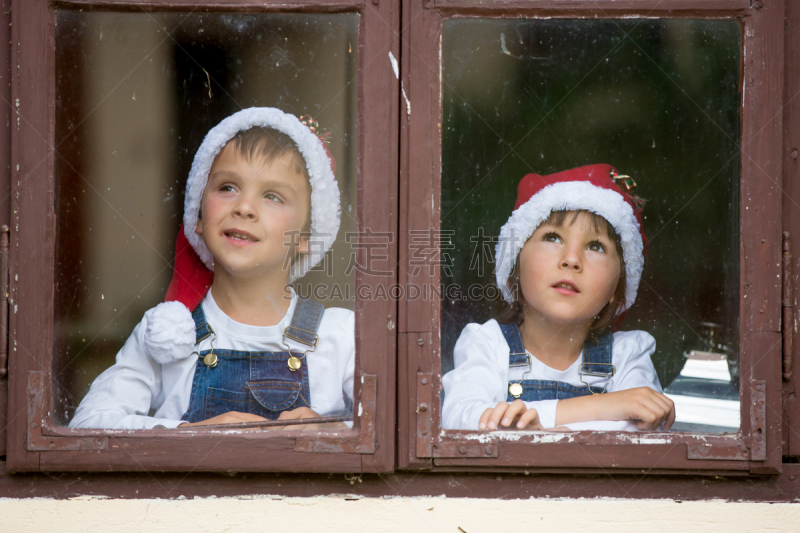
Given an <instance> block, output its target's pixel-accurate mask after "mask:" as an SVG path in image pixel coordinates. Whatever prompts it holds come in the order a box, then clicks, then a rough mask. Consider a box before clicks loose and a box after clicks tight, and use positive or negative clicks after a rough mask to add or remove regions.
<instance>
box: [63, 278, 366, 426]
mask: <svg viewBox="0 0 800 533" xmlns="http://www.w3.org/2000/svg"><path fill="white" fill-rule="evenodd" d="M296 304H297V295H296V294H294V292H292V302H291V304H290V305H289V310H288V311H287V313H286V316H284V317H283V319H281V321H280V322H279V323H278V324H277V325H275V326H267V327H260V326H249V325H246V324H242V323H239V322H236V321H234V320H232V319H231V318H230V317H228V316H227V315H226V314H225V313H223V312H222V310H221V309H220V308H219V306H217V304H216V302H215V301H214V298H213V297H212V296H211V291H209V292H208V294H206V297H205V298H204V299H203V302H202V305H203V311H204V312H205V315H206V321H207V322H208V323H209V325H210V326H211V327H212V329H213V330H214V333H215V334H216V340H215V341H214V347H215V348H217V349H230V350H242V351H259V352H262V351H271V352H283V351H286V347H285V346H284V345H283V344H282V337H283V331H284V329H285V328H286V327H287V326H288V325H289V323H290V322H291V319H292V314H293V313H294V308H295V306H296ZM146 330H147V315H145V317H144V318H143V319H142V321H141V322H140V323H139V324H138V325H137V326H136V327H135V328H134V330H133V333H132V334H131V336H130V337H128V340H127V341H126V342H125V345H124V346H123V347H122V349H121V350H120V351H119V353H118V354H117V358H116V364H114V365H113V366H112V367H110V368H108V369H107V370H106V371H104V372H103V373H102V374H100V375H99V376H98V377H97V379H95V380H94V382H93V383H92V386H91V387H90V388H89V392H88V393H87V394H86V397H85V398H84V399H83V400H82V401H81V404H80V405H79V406H78V409H77V410H76V411H75V416H74V417H73V418H72V420H71V421H70V423H69V426H70V427H82V428H107V429H151V428H153V427H155V426H164V427H167V428H174V427H177V426H178V425H179V424H181V417H182V416H183V414H184V413H185V412H186V411H187V410H188V409H189V401H190V395H191V392H192V382H193V380H194V375H195V369H196V367H197V360H198V356H197V355H196V354H192V355H190V356H189V357H186V358H185V359H180V360H177V361H173V362H170V363H167V364H164V365H161V364H159V363H157V362H155V361H154V360H153V359H152V358H151V357H149V356H148V355H147V354H146V353H145V350H144V333H145V331H146ZM354 332H355V315H354V314H353V312H352V311H350V310H347V309H341V308H331V309H326V310H325V313H324V314H323V315H322V321H321V323H320V326H319V330H318V332H317V334H318V335H319V342H318V344H317V348H316V350H314V351H313V352H310V353H308V355H307V356H306V358H305V359H304V364H308V384H309V391H310V395H311V408H312V409H313V410H314V411H316V412H317V413H319V414H320V415H326V414H328V413H334V412H338V411H342V410H344V409H345V404H344V397H343V393H344V394H346V395H347V396H348V397H349V398H352V397H353V370H354V365H355V335H354ZM212 338H213V336H212V337H209V338H207V339H204V340H203V341H201V342H200V344H199V345H198V346H196V347H195V351H197V352H200V351H203V350H209V349H210V348H211V340H212ZM151 409H155V413H154V415H153V416H148V413H149V412H150V410H151Z"/></svg>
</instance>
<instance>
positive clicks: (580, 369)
mask: <svg viewBox="0 0 800 533" xmlns="http://www.w3.org/2000/svg"><path fill="white" fill-rule="evenodd" d="M586 365H606V366H610V367H611V374H607V373H605V372H603V373H600V372H584V371H583V370H584V367H585V366H586ZM616 372H617V369H616V367H615V366H614V365H612V364H610V363H581V364H580V365H579V366H578V377H579V378H580V380H581V383H583V384H584V385H586V388H587V389H589V392H591V393H592V394H603V393H604V392H606V386H607V385H608V384H607V383H606V384H605V385H603V392H595V391H593V390H592V387H593V386H596V385H589V384H588V383H587V382H586V381H584V379H583V376H591V377H593V378H606V379H611V378H613V377H614V374H616Z"/></svg>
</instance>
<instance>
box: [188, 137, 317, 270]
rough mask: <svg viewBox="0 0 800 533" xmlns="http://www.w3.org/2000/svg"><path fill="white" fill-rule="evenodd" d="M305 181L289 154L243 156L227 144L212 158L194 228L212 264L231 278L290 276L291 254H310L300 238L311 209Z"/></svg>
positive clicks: (306, 242) (304, 242)
mask: <svg viewBox="0 0 800 533" xmlns="http://www.w3.org/2000/svg"><path fill="white" fill-rule="evenodd" d="M310 198H311V189H310V186H309V183H308V180H307V179H306V178H305V176H303V175H302V174H301V173H299V172H297V169H296V167H295V164H294V161H293V159H292V158H291V156H286V157H280V158H276V159H273V160H271V161H264V160H262V159H254V160H253V161H249V160H247V159H246V158H244V157H243V156H242V155H241V154H240V153H239V152H238V151H237V150H235V149H234V148H233V146H232V145H231V143H229V144H228V145H226V146H225V148H223V149H222V151H221V152H220V154H219V155H218V156H217V158H216V159H215V160H214V164H213V165H212V167H211V172H210V174H209V177H208V183H207V184H206V188H205V191H204V192H203V200H202V203H201V209H200V220H198V222H197V228H196V230H195V231H196V232H197V233H198V234H200V235H201V236H202V237H203V241H204V242H205V244H206V246H207V247H208V249H209V251H210V252H211V255H213V256H214V267H215V270H216V271H218V269H219V268H222V269H224V270H225V272H226V273H228V274H229V275H231V276H232V277H238V278H252V277H257V276H268V277H272V276H280V277H288V274H289V270H288V266H289V265H290V264H291V261H286V258H287V256H288V257H289V258H290V259H291V258H292V257H293V256H294V254H295V253H308V238H298V234H299V232H300V231H301V230H303V227H304V225H305V223H306V220H307V218H308V215H309V210H310Z"/></svg>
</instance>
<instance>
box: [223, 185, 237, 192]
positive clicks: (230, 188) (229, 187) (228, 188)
mask: <svg viewBox="0 0 800 533" xmlns="http://www.w3.org/2000/svg"><path fill="white" fill-rule="evenodd" d="M219 190H220V191H221V192H235V191H236V189H234V188H233V185H223V186H221V187H220V188H219Z"/></svg>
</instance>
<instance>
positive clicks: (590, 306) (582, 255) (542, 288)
mask: <svg viewBox="0 0 800 533" xmlns="http://www.w3.org/2000/svg"><path fill="white" fill-rule="evenodd" d="M620 268H621V260H620V257H619V255H617V251H616V246H615V244H614V241H612V240H611V238H609V236H608V235H607V234H606V233H605V229H604V228H602V227H601V228H600V229H599V230H598V229H597V228H596V227H595V224H594V222H593V221H592V218H591V217H590V216H589V215H588V214H587V213H579V214H578V216H577V218H575V219H574V220H573V213H568V214H567V216H566V217H565V219H564V223H563V225H561V226H555V225H553V224H552V223H549V222H544V223H542V225H541V226H539V227H538V228H537V229H536V231H534V232H533V235H532V236H531V238H530V239H528V241H527V242H526V243H525V246H523V248H522V250H521V251H520V254H519V281H520V291H521V296H522V298H521V299H522V301H523V304H524V309H525V318H526V319H528V318H533V319H541V320H543V321H546V322H551V323H555V324H564V325H567V324H569V325H573V326H578V325H584V323H585V325H586V326H587V327H588V326H591V324H592V322H593V321H594V319H595V317H596V316H597V315H598V314H599V313H600V311H601V310H602V309H603V307H605V305H606V304H608V303H609V302H612V301H613V298H614V292H615V290H616V288H617V283H618V282H619V276H620Z"/></svg>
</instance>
